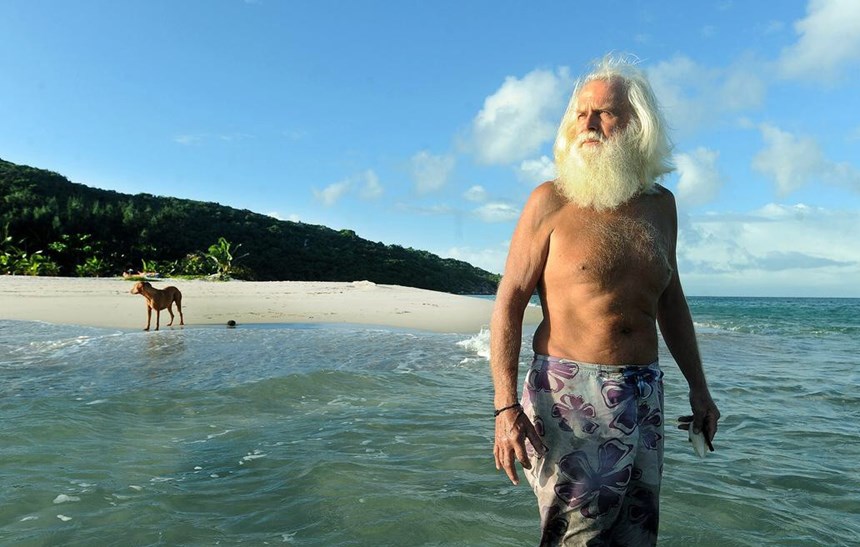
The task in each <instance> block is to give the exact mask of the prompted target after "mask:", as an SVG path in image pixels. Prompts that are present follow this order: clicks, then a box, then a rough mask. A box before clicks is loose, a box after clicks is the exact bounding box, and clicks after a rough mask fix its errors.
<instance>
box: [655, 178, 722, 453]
mask: <svg viewBox="0 0 860 547" xmlns="http://www.w3.org/2000/svg"><path fill="white" fill-rule="evenodd" d="M668 206H669V208H670V211H669V214H671V217H670V218H672V219H674V220H675V222H673V224H672V229H671V234H670V238H669V245H670V249H669V262H670V265H671V267H672V278H671V280H670V281H669V284H668V286H667V287H666V289H665V290H664V291H663V294H662V295H661V296H660V300H659V302H658V304H657V323H658V324H659V325H660V332H661V333H662V334H663V340H664V341H665V342H666V346H667V347H668V348H669V352H670V353H671V354H672V357H673V358H674V359H675V362H676V363H678V368H680V369H681V373H682V374H683V375H684V378H685V379H686V380H687V384H688V385H689V386H690V407H691V409H692V411H693V422H692V424H691V426H690V427H692V428H693V432H694V433H699V432H702V433H704V435H705V439H706V440H707V442H708V446H711V450H713V447H712V445H711V443H712V441H713V438H714V435H715V434H716V433H717V421H718V420H719V419H720V411H719V409H717V405H716V404H715V403H714V400H713V398H712V397H711V393H710V390H709V389H708V383H707V380H706V379H705V371H704V369H703V367H702V358H701V355H700V354H699V346H698V344H697V343H696V331H695V329H694V327H693V318H692V316H691V314H690V307H689V306H688V305H687V298H686V296H685V295H684V290H683V288H682V287H681V279H680V277H679V275H678V264H677V258H676V253H675V243H676V240H677V233H678V230H677V212H676V210H675V200H674V198H673V197H671V194H670V195H669V197H668Z"/></svg>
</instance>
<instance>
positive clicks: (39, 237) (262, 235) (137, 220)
mask: <svg viewBox="0 0 860 547" xmlns="http://www.w3.org/2000/svg"><path fill="white" fill-rule="evenodd" d="M129 268H131V269H134V270H140V269H145V270H155V271H159V272H160V273H162V274H164V275H208V274H216V275H220V276H221V277H226V276H231V277H235V278H240V279H249V280H259V281H275V280H285V281H286V280H298V281H357V280H369V281H373V282H376V283H386V284H397V285H406V286H411V287H419V288H425V289H433V290H440V291H447V292H454V293H463V294H466V293H468V294H488V293H492V292H493V291H495V288H496V285H497V284H498V279H499V276H497V275H495V274H492V273H490V272H487V271H484V270H481V269H479V268H475V267H473V266H471V265H470V264H467V263H465V262H462V261H459V260H453V259H442V258H440V257H438V256H436V255H434V254H431V253H428V252H426V251H420V250H415V249H411V248H409V249H407V248H404V247H401V246H399V245H384V244H382V243H374V242H372V241H367V240H365V239H362V238H360V237H358V236H357V235H356V234H355V232H353V231H351V230H340V231H336V230H332V229H330V228H327V227H325V226H316V225H311V224H304V223H301V222H289V221H283V220H276V219H274V218H272V217H269V216H266V215H261V214H257V213H253V212H251V211H247V210H239V209H234V208H231V207H225V206H222V205H219V204H217V203H207V202H200V201H193V200H186V199H177V198H171V197H156V196H153V195H150V194H137V195H133V196H132V195H128V194H121V193H118V192H113V191H108V190H100V189H96V188H90V187H87V186H84V185H82V184H76V183H73V182H70V181H69V180H68V179H66V178H65V177H63V176H61V175H59V174H57V173H54V172H51V171H46V170H43V169H36V168H33V167H27V166H23V165H17V164H14V163H10V162H7V161H4V160H2V159H0V273H23V274H31V275H62V276H73V275H78V276H113V275H119V274H120V272H122V271H125V270H126V269H129Z"/></svg>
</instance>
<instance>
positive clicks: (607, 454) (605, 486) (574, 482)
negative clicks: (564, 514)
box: [555, 439, 633, 518]
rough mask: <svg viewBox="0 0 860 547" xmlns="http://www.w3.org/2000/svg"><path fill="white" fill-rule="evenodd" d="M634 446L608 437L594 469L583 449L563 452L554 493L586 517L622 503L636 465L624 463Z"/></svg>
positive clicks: (593, 515) (598, 514)
mask: <svg viewBox="0 0 860 547" xmlns="http://www.w3.org/2000/svg"><path fill="white" fill-rule="evenodd" d="M632 450H633V447H632V446H630V445H626V444H624V443H622V442H621V441H620V440H618V439H609V440H608V441H606V442H605V443H603V444H602V445H601V446H600V447H599V449H598V467H597V469H594V468H593V467H592V465H591V463H590V462H589V461H588V457H587V456H586V454H585V452H583V451H576V452H571V453H570V454H567V455H566V456H563V457H562V458H561V459H560V460H559V462H558V469H559V472H560V473H561V475H562V476H563V477H564V480H559V482H558V484H557V485H556V487H555V493H556V495H557V496H558V497H559V499H561V500H562V501H564V502H565V503H566V504H567V506H568V507H570V508H571V509H579V512H580V513H581V514H582V516H584V517H586V518H597V517H599V516H600V515H603V514H605V513H607V512H609V511H610V510H612V509H614V508H615V507H617V506H618V505H619V504H620V503H621V496H622V495H623V494H624V490H625V488H626V487H627V484H628V483H629V482H630V478H631V476H632V470H633V465H632V464H631V463H629V462H628V463H623V461H624V459H625V458H626V457H627V455H628V454H630V453H631V452H632Z"/></svg>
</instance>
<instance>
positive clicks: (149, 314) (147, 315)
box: [143, 306, 158, 330]
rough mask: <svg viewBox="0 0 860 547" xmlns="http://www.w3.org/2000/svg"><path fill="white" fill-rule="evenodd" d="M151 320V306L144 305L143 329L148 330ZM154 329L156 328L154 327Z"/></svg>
mask: <svg viewBox="0 0 860 547" xmlns="http://www.w3.org/2000/svg"><path fill="white" fill-rule="evenodd" d="M151 322H152V308H150V307H149V306H147V307H146V328H145V329H143V330H149V324H150V323H151ZM156 330H158V329H157V328H156Z"/></svg>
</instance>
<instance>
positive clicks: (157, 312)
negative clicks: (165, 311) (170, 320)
mask: <svg viewBox="0 0 860 547" xmlns="http://www.w3.org/2000/svg"><path fill="white" fill-rule="evenodd" d="M160 320H161V310H158V309H157V310H155V330H158V322H159V321H160Z"/></svg>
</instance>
